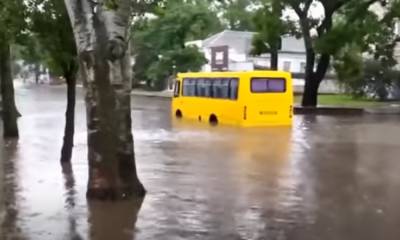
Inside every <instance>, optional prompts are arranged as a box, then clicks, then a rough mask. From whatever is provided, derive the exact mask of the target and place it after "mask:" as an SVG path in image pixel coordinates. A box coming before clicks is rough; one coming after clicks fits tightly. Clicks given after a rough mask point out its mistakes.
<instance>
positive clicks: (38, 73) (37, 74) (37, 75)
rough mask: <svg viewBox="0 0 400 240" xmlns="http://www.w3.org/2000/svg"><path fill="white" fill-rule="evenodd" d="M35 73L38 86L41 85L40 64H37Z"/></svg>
mask: <svg viewBox="0 0 400 240" xmlns="http://www.w3.org/2000/svg"><path fill="white" fill-rule="evenodd" d="M34 72H35V83H36V84H39V78H40V65H39V64H38V63H35V66H34Z"/></svg>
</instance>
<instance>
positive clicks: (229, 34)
mask: <svg viewBox="0 0 400 240" xmlns="http://www.w3.org/2000/svg"><path fill="white" fill-rule="evenodd" d="M254 34H255V33H254V32H243V31H231V30H225V31H222V32H220V33H217V34H215V35H213V36H211V37H209V38H207V39H205V40H199V41H192V42H188V43H186V45H196V46H197V47H199V48H200V49H201V51H202V52H204V55H205V57H206V58H207V60H208V61H209V63H207V64H206V65H204V66H203V69H202V70H203V71H211V48H213V47H219V46H228V49H229V53H228V56H229V63H228V64H229V65H228V70H230V71H245V70H254V69H256V68H269V67H270V56H269V54H264V55H261V56H252V55H250V50H251V47H252V44H251V43H252V39H253V36H254ZM305 63H306V55H305V49H304V43H303V40H302V39H296V38H295V37H291V36H288V37H284V38H283V39H282V49H281V50H280V51H279V69H280V70H285V71H290V72H303V71H304V67H305Z"/></svg>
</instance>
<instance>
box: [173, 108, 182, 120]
mask: <svg viewBox="0 0 400 240" xmlns="http://www.w3.org/2000/svg"><path fill="white" fill-rule="evenodd" d="M175 116H176V117H177V118H182V112H181V110H179V109H178V110H176V112H175Z"/></svg>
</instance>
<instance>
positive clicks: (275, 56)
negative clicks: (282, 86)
mask: <svg viewBox="0 0 400 240" xmlns="http://www.w3.org/2000/svg"><path fill="white" fill-rule="evenodd" d="M270 65H271V70H278V49H273V50H271V63H270Z"/></svg>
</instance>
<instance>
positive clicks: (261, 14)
mask: <svg viewBox="0 0 400 240" xmlns="http://www.w3.org/2000/svg"><path fill="white" fill-rule="evenodd" d="M283 7H284V6H283V5H282V4H281V1H279V0H265V1H264V4H263V6H262V8H260V9H258V10H257V11H256V12H255V14H254V16H253V25H254V27H255V30H256V31H257V34H256V35H255V36H254V38H253V41H252V45H253V47H252V50H251V53H252V54H254V55H261V54H263V53H270V52H271V51H277V50H279V48H280V45H281V36H282V35H285V34H288V33H289V32H290V29H291V27H292V24H293V23H292V21H290V20H286V21H285V20H284V19H282V11H283Z"/></svg>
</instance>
